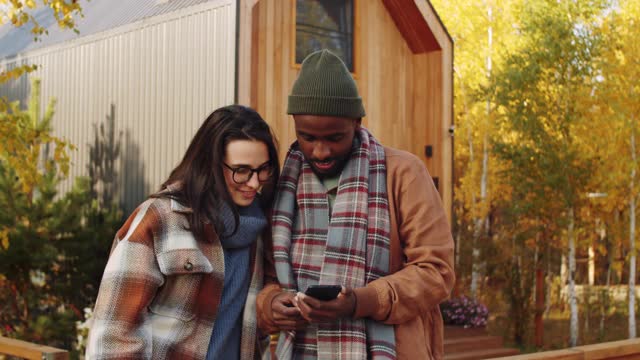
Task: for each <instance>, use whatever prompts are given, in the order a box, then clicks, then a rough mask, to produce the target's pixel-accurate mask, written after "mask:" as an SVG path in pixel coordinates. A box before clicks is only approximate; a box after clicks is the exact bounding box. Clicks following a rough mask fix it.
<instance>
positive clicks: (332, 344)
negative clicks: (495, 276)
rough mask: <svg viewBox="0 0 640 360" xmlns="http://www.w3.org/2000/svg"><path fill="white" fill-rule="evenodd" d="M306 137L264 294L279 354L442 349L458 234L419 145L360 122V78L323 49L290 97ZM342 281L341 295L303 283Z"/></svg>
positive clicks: (301, 138)
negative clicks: (313, 291) (444, 304)
mask: <svg viewBox="0 0 640 360" xmlns="http://www.w3.org/2000/svg"><path fill="white" fill-rule="evenodd" d="M288 113H289V114H291V115H293V119H294V122H295V129H296V137H297V142H295V143H294V144H293V145H292V146H291V149H290V150H289V153H288V154H287V158H286V160H285V164H284V168H283V170H282V175H281V177H280V182H279V184H278V194H277V197H276V202H275V205H274V211H273V219H272V220H273V224H272V225H273V254H274V256H273V258H274V261H275V270H276V271H275V272H276V274H277V283H276V282H275V281H274V282H273V283H271V284H269V285H267V286H265V288H264V289H263V290H262V291H261V293H260V294H259V296H258V300H257V309H258V322H259V326H260V327H261V328H262V329H263V330H265V331H267V332H276V331H281V333H280V336H279V342H278V347H277V349H276V356H277V357H278V358H279V359H290V358H296V359H316V358H319V359H367V358H374V359H378V358H389V359H395V358H398V359H441V358H442V357H443V341H442V337H443V334H442V331H443V323H442V316H441V315H440V310H439V307H438V304H439V303H440V302H441V301H442V300H444V299H445V298H447V297H448V296H449V293H450V291H451V288H452V286H453V283H454V280H455V275H454V272H453V239H452V237H451V231H450V228H449V224H448V223H447V219H446V216H445V212H444V210H443V208H442V204H441V201H440V197H439V196H438V192H437V190H436V189H435V186H434V185H433V182H432V181H431V177H430V175H429V174H428V172H427V170H426V168H425V166H424V164H423V163H422V162H421V161H420V160H419V159H418V158H417V157H415V156H414V155H412V154H409V153H407V152H404V151H400V150H396V149H392V148H388V147H383V146H382V145H380V144H379V143H378V142H377V140H376V139H375V138H373V136H371V134H369V132H368V131H367V130H366V129H364V128H363V127H362V126H361V119H362V117H363V116H365V111H364V107H363V105H362V100H361V98H360V96H359V94H358V88H357V86H356V83H355V81H354V80H353V77H352V76H351V74H350V73H349V71H348V70H347V68H346V66H345V65H344V63H343V62H342V61H341V60H340V59H339V58H338V57H337V56H336V55H334V54H332V53H331V52H329V51H327V50H322V51H318V52H315V53H313V54H310V55H309V56H308V57H307V58H306V59H305V60H304V61H303V63H302V68H301V69H300V75H299V77H298V79H297V80H296V82H295V83H294V85H293V88H292V91H291V95H290V96H289V104H288ZM314 284H326V285H341V286H342V291H341V293H340V294H339V295H338V297H337V298H336V299H334V300H329V301H320V300H318V299H315V298H313V297H311V296H308V295H305V294H304V293H303V292H304V291H305V290H306V289H307V287H308V286H309V285H314Z"/></svg>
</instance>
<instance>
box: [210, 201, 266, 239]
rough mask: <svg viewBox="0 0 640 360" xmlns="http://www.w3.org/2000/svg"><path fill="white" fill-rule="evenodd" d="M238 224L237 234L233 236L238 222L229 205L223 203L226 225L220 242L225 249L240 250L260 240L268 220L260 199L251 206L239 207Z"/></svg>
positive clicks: (222, 213)
mask: <svg viewBox="0 0 640 360" xmlns="http://www.w3.org/2000/svg"><path fill="white" fill-rule="evenodd" d="M237 208H238V215H239V216H238V224H237V230H236V232H235V234H232V232H233V229H234V228H235V227H236V221H235V218H234V216H233V212H232V211H231V208H230V207H229V205H228V204H227V203H225V202H223V203H222V209H221V219H222V223H223V225H224V231H223V234H222V235H221V236H220V242H221V244H222V247H223V248H225V249H239V248H244V247H247V246H250V245H251V244H253V243H254V242H255V240H256V239H257V238H258V235H259V234H260V233H261V232H262V230H263V229H264V227H265V226H267V218H266V217H265V216H264V211H262V209H261V208H260V205H259V201H258V198H256V199H255V200H254V201H253V202H252V203H251V205H249V206H238V207H237Z"/></svg>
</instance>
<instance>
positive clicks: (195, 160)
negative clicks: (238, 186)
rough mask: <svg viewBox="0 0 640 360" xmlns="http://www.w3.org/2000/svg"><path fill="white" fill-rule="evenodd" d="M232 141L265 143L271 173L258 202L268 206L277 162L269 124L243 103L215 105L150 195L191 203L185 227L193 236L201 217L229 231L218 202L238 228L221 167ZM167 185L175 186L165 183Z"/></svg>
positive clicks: (277, 172) (199, 230) (197, 233)
mask: <svg viewBox="0 0 640 360" xmlns="http://www.w3.org/2000/svg"><path fill="white" fill-rule="evenodd" d="M232 140H255V141H260V142H263V143H264V144H266V145H267V149H268V151H269V161H270V164H271V166H272V168H273V176H272V178H271V180H270V181H269V182H268V183H266V184H264V186H263V188H262V192H261V196H260V205H261V207H262V209H263V210H265V211H267V210H268V209H270V208H271V204H272V202H273V196H274V194H273V193H274V189H275V184H276V183H277V181H278V176H279V175H280V163H279V161H278V153H277V150H276V140H275V137H274V135H273V133H272V132H271V129H270V128H269V125H268V124H267V123H266V122H265V121H264V120H263V119H262V117H261V116H260V114H258V113H257V112H256V111H255V110H253V109H251V108H248V107H245V106H242V105H230V106H225V107H222V108H219V109H217V110H215V111H214V112H213V113H211V115H209V116H208V117H207V119H206V120H205V121H204V123H203V124H202V126H200V129H198V132H196V134H195V136H194V137H193V139H192V140H191V143H190V144H189V147H188V148H187V151H186V153H185V154H184V157H183V158H182V161H181V162H180V164H178V166H177V167H176V168H175V169H174V170H173V171H172V172H171V175H169V178H168V179H167V180H166V181H165V182H164V183H163V184H162V186H161V189H160V192H158V193H156V194H154V195H152V196H153V197H168V198H171V199H175V200H176V201H179V202H180V203H181V204H182V205H184V206H186V207H189V208H191V210H192V212H191V213H190V214H189V229H190V230H191V231H192V232H193V233H194V235H195V236H196V237H201V235H202V234H203V232H204V222H205V221H208V222H210V223H211V224H213V226H214V229H215V230H216V232H217V233H218V234H222V233H223V232H224V233H225V234H228V233H229V229H224V226H223V225H222V219H221V218H220V212H221V209H222V206H223V202H224V203H225V204H227V206H228V207H229V208H230V209H232V211H233V215H234V217H235V220H236V221H235V223H236V225H235V229H234V230H233V232H232V233H235V231H236V230H237V226H238V211H237V208H236V206H235V204H234V202H233V200H232V199H231V195H229V192H228V190H227V186H226V183H225V180H224V175H223V170H222V163H223V161H224V157H225V155H226V154H225V151H226V148H227V145H228V144H229V142H231V141H232ZM172 184H179V186H175V187H173V186H172V187H170V188H167V187H168V186H169V185H172Z"/></svg>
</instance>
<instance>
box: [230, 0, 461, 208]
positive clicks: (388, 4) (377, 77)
mask: <svg viewBox="0 0 640 360" xmlns="http://www.w3.org/2000/svg"><path fill="white" fill-rule="evenodd" d="M239 22H240V29H241V30H240V39H239V59H238V100H239V102H240V103H248V104H251V105H252V106H253V107H254V108H256V109H257V110H258V111H259V112H260V113H261V114H262V115H263V116H264V117H265V119H267V121H269V122H270V123H271V124H272V125H273V126H274V127H275V128H276V129H277V134H278V137H279V141H280V151H281V153H282V154H284V153H286V150H287V148H288V146H289V144H290V143H291V142H292V141H293V140H295V133H294V128H293V125H292V118H291V117H290V116H288V115H287V113H286V109H287V96H288V94H289V91H290V89H291V86H292V84H293V82H294V81H295V79H296V77H297V76H298V72H299V69H300V62H301V60H302V59H304V57H305V56H306V55H308V54H309V53H310V52H312V51H315V50H319V49H320V48H329V49H331V50H333V51H334V52H335V53H336V54H339V55H341V57H342V59H343V61H345V63H346V64H347V66H348V67H349V68H350V70H351V71H352V74H353V76H354V78H355V79H356V81H357V83H358V87H359V90H360V95H361V96H362V98H363V101H364V105H365V111H366V113H367V116H366V117H365V118H364V119H363V123H364V125H365V126H366V127H367V128H368V129H369V130H370V131H371V132H372V133H373V135H374V136H376V137H377V138H378V140H380V141H381V142H382V143H383V144H385V145H388V146H392V147H396V148H399V149H403V150H407V151H409V152H412V153H414V154H415V155H417V156H418V157H420V158H421V159H423V161H424V163H425V165H426V166H427V168H428V170H429V172H430V173H431V176H432V177H433V179H434V182H435V184H436V186H437V187H438V190H439V191H440V194H441V196H442V198H443V202H444V205H445V208H446V210H447V216H448V217H449V220H451V208H452V198H453V193H452V188H453V179H452V161H453V138H452V135H453V114H452V109H453V103H452V99H453V78H452V72H453V43H452V41H451V38H450V37H449V35H448V34H447V31H446V29H445V28H444V26H443V25H442V22H441V21H440V19H439V18H438V16H437V14H436V13H435V11H434V9H433V7H432V6H431V4H430V3H429V2H428V1H426V0H375V1H374V0H344V1H308V0H245V1H242V2H241V5H240V17H239ZM316 38H318V40H316ZM335 39H339V40H340V41H337V40H335ZM310 43H311V44H310Z"/></svg>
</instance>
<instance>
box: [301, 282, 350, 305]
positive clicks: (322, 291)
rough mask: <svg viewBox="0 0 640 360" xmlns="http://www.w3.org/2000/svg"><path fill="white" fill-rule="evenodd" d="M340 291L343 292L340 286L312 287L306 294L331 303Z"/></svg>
mask: <svg viewBox="0 0 640 360" xmlns="http://www.w3.org/2000/svg"><path fill="white" fill-rule="evenodd" d="M340 291H342V286H340V285H310V286H309V287H308V288H307V291H305V292H304V294H305V295H309V296H311V297H314V298H316V299H318V300H322V301H329V300H333V299H335V298H337V297H338V294H340Z"/></svg>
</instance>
